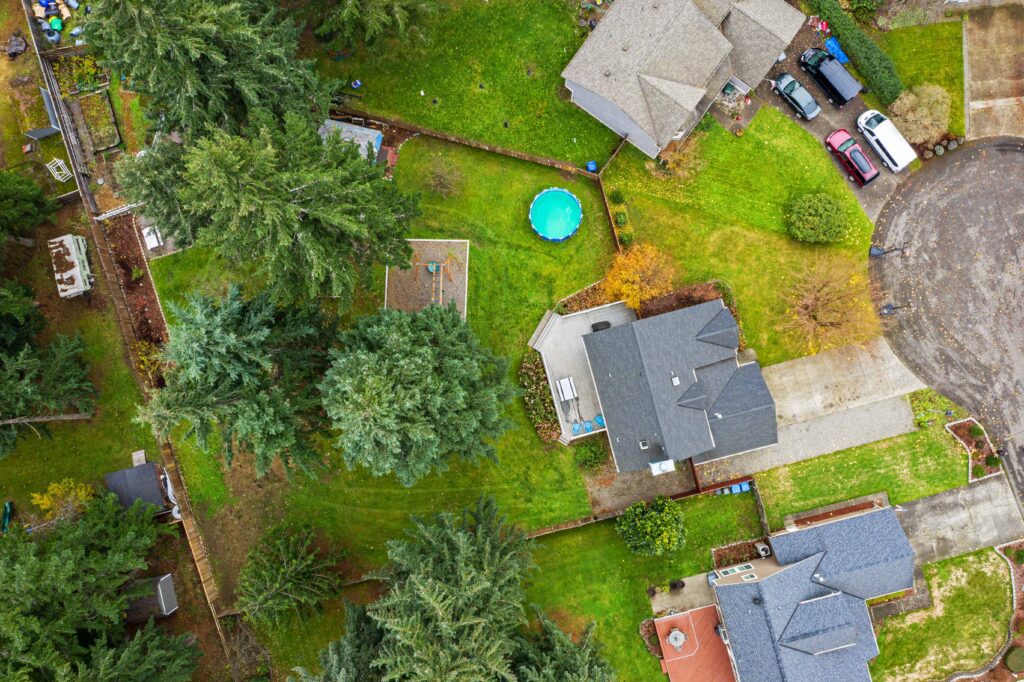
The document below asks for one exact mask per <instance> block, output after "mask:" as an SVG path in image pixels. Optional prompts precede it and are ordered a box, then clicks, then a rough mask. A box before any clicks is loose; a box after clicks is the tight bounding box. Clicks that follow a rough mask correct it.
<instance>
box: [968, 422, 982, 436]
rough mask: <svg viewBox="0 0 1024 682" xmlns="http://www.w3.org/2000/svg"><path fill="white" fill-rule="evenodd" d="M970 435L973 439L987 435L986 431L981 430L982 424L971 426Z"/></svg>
mask: <svg viewBox="0 0 1024 682" xmlns="http://www.w3.org/2000/svg"><path fill="white" fill-rule="evenodd" d="M968 433H969V434H971V438H974V439H978V438H981V437H982V436H984V435H985V429H983V428H981V424H971V428H970V430H968Z"/></svg>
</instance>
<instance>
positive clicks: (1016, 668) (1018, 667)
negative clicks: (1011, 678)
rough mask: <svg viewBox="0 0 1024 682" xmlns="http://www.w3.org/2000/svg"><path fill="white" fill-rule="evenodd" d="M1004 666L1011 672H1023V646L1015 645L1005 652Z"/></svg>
mask: <svg viewBox="0 0 1024 682" xmlns="http://www.w3.org/2000/svg"><path fill="white" fill-rule="evenodd" d="M1006 667H1007V668H1009V669H1010V672H1011V673H1021V672H1024V648H1022V647H1019V646H1015V647H1013V648H1012V649H1010V652H1009V653H1008V654H1006Z"/></svg>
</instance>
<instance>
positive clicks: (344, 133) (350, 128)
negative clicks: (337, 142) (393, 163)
mask: <svg viewBox="0 0 1024 682" xmlns="http://www.w3.org/2000/svg"><path fill="white" fill-rule="evenodd" d="M318 132H319V133H320V137H321V138H322V139H323V140H326V139H327V136H328V135H330V134H331V133H337V134H338V135H341V139H343V140H347V141H349V142H355V143H356V144H357V145H359V149H360V151H361V152H362V154H363V157H365V158H376V157H377V153H378V152H379V151H380V146H381V144H383V142H384V134H383V133H382V132H380V131H379V130H374V129H373V128H364V127H363V126H357V125H355V124H352V123H345V122H344V121H335V120H333V119H327V120H326V121H324V124H323V125H322V126H320V130H319V131H318ZM368 145H372V146H373V156H372V157H371V156H369V155H368V154H367V151H366V150H367V146H368Z"/></svg>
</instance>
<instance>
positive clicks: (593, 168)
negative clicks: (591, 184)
mask: <svg viewBox="0 0 1024 682" xmlns="http://www.w3.org/2000/svg"><path fill="white" fill-rule="evenodd" d="M587 170H588V171H590V172H591V173H596V172H597V161H587Z"/></svg>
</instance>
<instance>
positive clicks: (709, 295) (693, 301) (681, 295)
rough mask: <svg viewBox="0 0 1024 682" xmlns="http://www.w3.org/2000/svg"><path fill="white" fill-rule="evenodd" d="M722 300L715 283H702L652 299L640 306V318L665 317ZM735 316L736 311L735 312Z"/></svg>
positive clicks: (720, 292)
mask: <svg viewBox="0 0 1024 682" xmlns="http://www.w3.org/2000/svg"><path fill="white" fill-rule="evenodd" d="M719 298H722V291H721V289H720V288H719V286H718V284H717V283H715V282H701V283H700V284H691V285H690V286H686V287H683V288H682V289H676V290H675V291H673V292H672V293H669V294H665V295H664V296H659V297H657V298H652V299H651V300H650V301H647V302H646V303H644V304H642V305H641V306H640V311H639V316H640V317H654V316H655V315H663V314H665V313H670V312H672V311H673V310H679V309H681V308H689V307H690V306H694V305H698V304H701V303H707V302H708V301H714V300H716V299H719ZM733 314H734V315H735V314H736V313H735V311H733Z"/></svg>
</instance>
